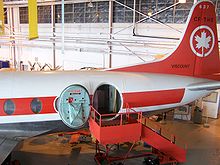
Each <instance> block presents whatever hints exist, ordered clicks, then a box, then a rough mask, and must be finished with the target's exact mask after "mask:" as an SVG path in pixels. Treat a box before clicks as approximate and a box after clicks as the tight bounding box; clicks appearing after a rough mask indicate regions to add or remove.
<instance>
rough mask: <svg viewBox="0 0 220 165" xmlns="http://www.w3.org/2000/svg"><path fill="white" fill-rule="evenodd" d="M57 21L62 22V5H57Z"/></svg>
mask: <svg viewBox="0 0 220 165" xmlns="http://www.w3.org/2000/svg"><path fill="white" fill-rule="evenodd" d="M55 22H56V23H61V5H55Z"/></svg>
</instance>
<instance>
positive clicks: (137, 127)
mask: <svg viewBox="0 0 220 165" xmlns="http://www.w3.org/2000/svg"><path fill="white" fill-rule="evenodd" d="M89 126H90V131H91V134H92V135H93V136H94V137H95V138H96V139H97V141H98V142H99V144H101V145H104V146H106V145H107V144H118V143H124V142H133V143H134V142H137V141H140V140H142V141H144V142H146V143H147V144H148V145H150V146H152V148H154V149H156V150H157V151H159V152H158V153H159V154H158V155H159V156H161V155H163V156H165V157H167V159H163V162H164V163H167V162H170V161H171V162H179V163H183V162H185V161H186V150H185V149H183V148H180V147H178V146H177V145H176V144H174V143H172V142H171V141H170V140H168V139H166V138H165V137H163V136H162V135H160V134H158V133H157V132H156V131H154V130H152V129H151V128H149V127H147V126H145V125H144V124H142V113H141V112H134V111H132V110H130V111H128V112H126V113H117V114H104V115H101V114H99V113H98V112H97V111H96V110H95V109H94V108H93V107H91V116H90V119H89ZM129 151H130V150H129ZM155 153H156V152H155ZM148 154H149V153H148ZM156 154H157V153H156ZM106 155H108V153H106V154H105V156H106ZM142 156H143V155H142ZM145 156H146V155H145ZM164 160H167V162H166V161H164ZM161 164H162V163H161Z"/></svg>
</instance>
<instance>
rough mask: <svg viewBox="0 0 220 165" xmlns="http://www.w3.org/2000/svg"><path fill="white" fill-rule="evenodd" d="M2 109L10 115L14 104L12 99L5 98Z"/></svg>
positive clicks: (13, 109)
mask: <svg viewBox="0 0 220 165" xmlns="http://www.w3.org/2000/svg"><path fill="white" fill-rule="evenodd" d="M4 111H5V113H6V114H7V115H12V114H13V113H14V111H15V104H14V102H13V101H12V100H6V101H5V103H4Z"/></svg>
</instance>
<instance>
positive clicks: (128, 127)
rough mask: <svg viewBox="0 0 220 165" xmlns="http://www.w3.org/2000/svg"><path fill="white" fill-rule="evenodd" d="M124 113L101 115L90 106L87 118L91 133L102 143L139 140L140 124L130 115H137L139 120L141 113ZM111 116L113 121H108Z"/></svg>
mask: <svg viewBox="0 0 220 165" xmlns="http://www.w3.org/2000/svg"><path fill="white" fill-rule="evenodd" d="M126 114H127V115H129V116H126ZM126 114H125V113H118V114H117V113H116V114H104V115H101V114H99V113H98V112H97V111H96V110H95V109H94V108H92V107H91V117H90V119H89V126H90V131H91V133H92V134H93V136H94V137H95V138H96V139H97V140H98V141H99V143H101V144H102V145H106V144H116V143H123V142H129V141H138V140H140V137H141V127H142V124H141V122H139V121H137V120H132V117H131V116H132V115H137V117H138V120H141V118H142V113H141V112H138V113H137V112H128V113H126ZM113 118H114V120H113V121H109V119H113ZM123 119H125V120H123Z"/></svg>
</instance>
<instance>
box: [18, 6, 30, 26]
mask: <svg viewBox="0 0 220 165" xmlns="http://www.w3.org/2000/svg"><path fill="white" fill-rule="evenodd" d="M19 15H20V23H21V24H27V23H28V8H27V7H19Z"/></svg>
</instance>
